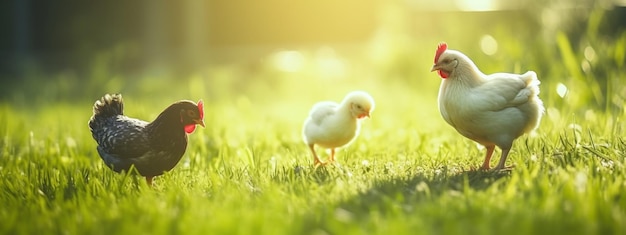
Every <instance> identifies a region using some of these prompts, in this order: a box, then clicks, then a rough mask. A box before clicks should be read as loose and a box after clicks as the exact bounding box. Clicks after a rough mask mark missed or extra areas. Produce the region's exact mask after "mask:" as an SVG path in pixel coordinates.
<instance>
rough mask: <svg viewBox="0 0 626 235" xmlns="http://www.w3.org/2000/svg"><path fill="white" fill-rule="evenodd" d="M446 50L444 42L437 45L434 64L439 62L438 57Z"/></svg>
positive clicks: (446, 46) (446, 45)
mask: <svg viewBox="0 0 626 235" xmlns="http://www.w3.org/2000/svg"><path fill="white" fill-rule="evenodd" d="M447 49H448V44H446V43H445V42H440V43H439V45H438V46H437V53H435V64H436V63H437V61H439V56H441V54H443V52H444V51H446V50H447Z"/></svg>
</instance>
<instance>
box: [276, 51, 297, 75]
mask: <svg viewBox="0 0 626 235" xmlns="http://www.w3.org/2000/svg"><path fill="white" fill-rule="evenodd" d="M274 64H275V65H276V68H278V69H279V70H281V71H284V72H297V71H299V70H301V69H302V68H303V67H304V56H303V55H302V53H300V52H299V51H281V52H278V53H276V55H275V57H274Z"/></svg>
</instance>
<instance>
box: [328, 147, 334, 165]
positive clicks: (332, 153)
mask: <svg viewBox="0 0 626 235" xmlns="http://www.w3.org/2000/svg"><path fill="white" fill-rule="evenodd" d="M328 162H329V163H332V162H335V149H330V157H329V158H328Z"/></svg>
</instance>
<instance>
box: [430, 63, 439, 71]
mask: <svg viewBox="0 0 626 235" xmlns="http://www.w3.org/2000/svg"><path fill="white" fill-rule="evenodd" d="M439 69H440V68H439V64H434V65H433V67H432V68H431V69H430V71H431V72H433V71H437V70H439Z"/></svg>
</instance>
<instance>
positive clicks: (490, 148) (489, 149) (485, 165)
mask: <svg viewBox="0 0 626 235" xmlns="http://www.w3.org/2000/svg"><path fill="white" fill-rule="evenodd" d="M486 147H487V155H485V161H484V162H483V166H482V167H480V169H481V170H489V160H491V155H492V154H493V150H494V149H495V148H496V146H495V145H491V146H486Z"/></svg>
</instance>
